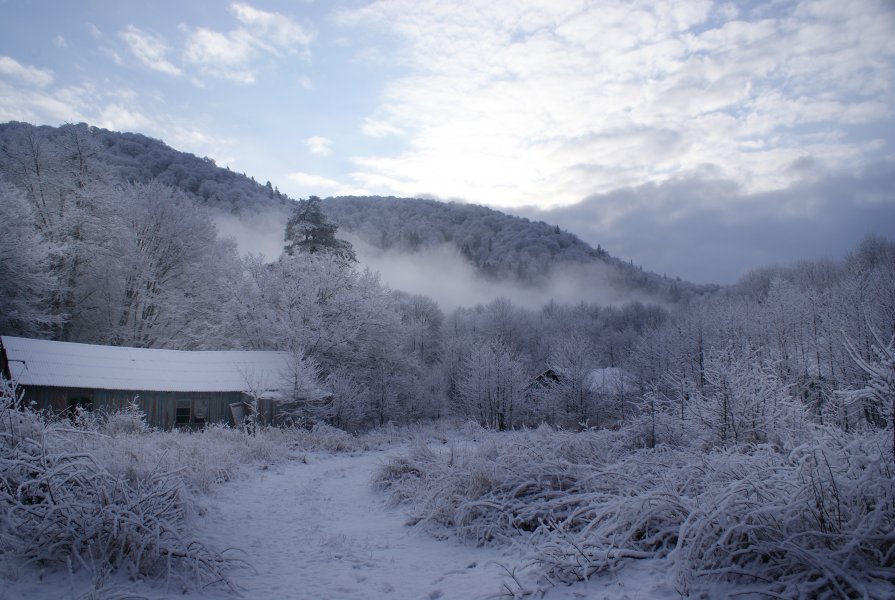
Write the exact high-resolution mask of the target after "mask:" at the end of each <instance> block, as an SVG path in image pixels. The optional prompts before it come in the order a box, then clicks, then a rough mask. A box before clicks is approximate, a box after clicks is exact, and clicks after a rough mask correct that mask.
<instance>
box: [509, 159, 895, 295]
mask: <svg viewBox="0 0 895 600" xmlns="http://www.w3.org/2000/svg"><path fill="white" fill-rule="evenodd" d="M796 162H797V163H798V164H795V165H792V167H794V168H796V169H799V170H801V171H804V172H805V173H806V179H803V180H802V181H801V182H800V183H798V184H795V185H793V186H791V187H789V188H787V189H784V190H778V191H773V192H764V193H756V194H746V193H743V192H742V190H741V189H740V188H739V187H738V186H737V184H735V183H732V182H729V181H722V180H718V179H707V178H690V179H684V180H676V181H669V182H667V183H664V184H658V185H657V184H647V185H643V186H639V187H636V188H626V189H620V190H616V191H613V192H610V193H607V194H600V195H596V196H592V197H590V198H587V199H586V200H584V201H583V202H581V203H579V204H576V205H573V206H568V207H564V208H559V209H554V210H550V211H537V210H534V209H529V210H524V211H514V212H517V213H520V214H523V215H524V216H527V217H530V218H535V219H539V220H543V221H547V222H548V223H551V224H552V223H555V224H558V225H560V226H561V227H563V228H565V229H568V230H569V231H571V232H572V233H575V234H577V235H578V236H579V237H581V238H582V239H584V240H585V241H587V242H588V243H590V244H592V245H594V246H596V245H597V244H600V245H602V246H603V248H605V249H606V250H608V251H609V252H610V253H611V254H613V255H615V256H618V257H619V258H623V259H625V260H627V259H632V260H633V261H634V262H635V264H640V265H642V266H643V267H644V268H645V269H649V270H651V271H656V272H658V273H660V274H666V275H669V276H680V277H681V278H683V279H687V280H690V281H694V282H698V283H709V282H714V283H730V282H733V281H736V280H737V279H738V278H739V277H740V276H741V275H743V274H744V273H745V272H747V271H748V270H750V269H752V268H755V267H760V266H767V265H772V264H788V263H792V262H794V261H798V260H801V259H814V258H822V257H831V258H836V257H840V256H842V255H843V254H844V253H846V252H847V251H849V250H850V249H852V248H854V247H855V246H856V245H857V244H858V242H860V240H861V239H862V238H863V237H864V236H866V235H868V234H870V233H875V234H879V235H883V236H885V237H889V238H895V162H893V161H888V162H881V163H876V164H874V165H872V166H869V167H867V168H865V169H864V170H863V171H861V172H858V173H845V172H839V173H828V174H826V175H817V174H816V169H815V168H814V167H815V166H816V165H815V164H814V161H813V160H812V159H811V158H810V157H805V158H804V159H800V160H798V161H796ZM614 215H617V216H614Z"/></svg>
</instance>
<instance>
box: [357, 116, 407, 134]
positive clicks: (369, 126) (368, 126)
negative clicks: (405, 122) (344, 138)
mask: <svg viewBox="0 0 895 600" xmlns="http://www.w3.org/2000/svg"><path fill="white" fill-rule="evenodd" d="M361 131H363V133H364V135H367V136H370V137H374V138H383V137H386V136H389V135H398V134H401V133H403V132H402V131H401V130H400V129H399V128H398V127H395V126H394V125H392V124H391V123H388V122H386V121H379V120H377V119H372V118H369V117H368V118H366V119H364V124H363V126H362V127H361Z"/></svg>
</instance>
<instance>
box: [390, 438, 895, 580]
mask: <svg viewBox="0 0 895 600" xmlns="http://www.w3.org/2000/svg"><path fill="white" fill-rule="evenodd" d="M811 433H812V437H813V438H814V439H813V440H812V441H811V442H810V443H804V444H802V445H800V446H797V447H795V448H793V449H792V450H789V451H785V450H782V449H781V447H780V445H778V444H776V443H764V444H759V445H738V446H735V447H732V448H719V449H716V450H713V451H710V452H708V453H706V452H704V450H702V449H700V448H692V447H686V446H682V447H676V448H673V447H667V446H658V447H656V448H653V449H636V448H631V447H628V448H625V444H624V440H625V439H630V435H631V434H630V433H628V432H625V431H620V432H606V431H585V432H582V433H577V434H576V433H568V432H562V431H559V432H552V431H550V430H549V429H548V428H539V429H538V430H536V431H534V432H514V433H501V434H496V433H490V434H487V436H486V439H484V440H482V441H481V443H479V444H477V445H476V446H470V447H464V448H454V447H452V448H451V450H450V452H438V451H436V450H437V448H435V449H433V448H432V447H431V446H426V445H422V444H417V445H415V446H414V447H413V449H412V451H411V453H410V455H409V456H402V457H397V458H395V459H393V460H392V461H391V462H390V463H388V464H386V465H385V466H383V468H382V469H381V470H380V471H379V473H378V474H377V476H376V478H375V480H374V485H376V486H377V487H379V489H382V490H384V491H386V492H387V493H388V494H389V495H390V496H391V498H392V499H393V500H394V501H395V502H397V503H401V504H403V505H405V506H406V508H407V510H408V511H409V513H410V515H411V518H410V522H411V523H421V524H423V525H425V526H426V527H427V528H428V529H429V530H430V531H432V532H434V533H435V534H436V535H438V536H446V535H457V536H459V537H461V538H463V539H467V540H471V541H473V542H475V543H489V542H492V541H524V542H526V543H527V544H530V547H531V549H532V550H531V551H532V565H533V567H534V568H536V570H537V571H538V572H539V573H540V574H541V576H542V584H544V585H547V584H555V583H572V582H575V581H580V580H585V579H588V578H590V577H592V576H594V575H596V574H598V573H601V572H604V571H611V570H615V569H617V568H619V567H620V566H622V565H623V564H624V562H625V561H627V560H632V559H643V558H659V557H668V559H669V560H670V561H671V564H672V565H673V569H672V571H673V579H674V583H675V585H676V587H677V588H678V589H679V590H680V591H681V592H683V593H688V594H696V595H698V594H700V593H708V592H707V590H710V589H714V588H716V587H717V586H719V585H721V586H737V590H736V591H737V592H741V591H743V592H745V591H754V592H757V593H759V594H765V595H772V596H780V597H800V596H801V597H880V598H881V597H889V596H890V595H891V594H892V593H893V592H895V533H893V531H895V470H893V468H892V465H891V464H889V463H888V462H887V461H886V460H885V456H884V455H885V444H884V436H885V435H886V433H885V432H877V433H875V434H872V435H862V436H849V435H847V434H844V433H842V432H839V431H837V430H825V429H821V428H815V429H814V430H813V431H812V432H811ZM547 582H549V583H547Z"/></svg>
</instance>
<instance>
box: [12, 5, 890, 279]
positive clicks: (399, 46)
mask: <svg viewBox="0 0 895 600" xmlns="http://www.w3.org/2000/svg"><path fill="white" fill-rule="evenodd" d="M0 16H2V18H0V121H7V120H21V121H27V122H31V123H35V124H54V125H55V124H60V123H64V122H78V121H86V122H88V123H91V124H95V125H99V126H101V127H106V128H109V129H113V130H121V131H138V132H141V133H145V134H147V135H150V136H153V137H157V138H160V139H162V140H164V141H165V142H167V143H168V144H170V145H172V146H173V147H175V148H177V149H180V150H186V151H189V152H193V153H195V154H197V155H200V156H209V157H211V158H214V159H215V160H216V161H217V162H218V164H220V165H228V166H230V167H231V168H232V169H234V170H236V171H240V172H245V173H246V174H249V175H253V176H254V177H255V179H257V180H260V181H267V180H270V181H271V182H273V183H274V184H275V185H277V186H278V187H279V188H280V189H281V190H283V191H286V192H288V193H289V194H290V195H293V196H295V197H306V196H308V195H310V194H316V195H320V196H327V195H334V194H381V195H398V196H425V197H435V198H441V199H452V200H462V201H469V202H475V203H479V204H486V205H488V206H492V207H495V208H498V209H502V210H505V211H507V212H511V213H514V214H521V215H525V216H529V217H532V218H536V219H542V220H546V221H548V222H551V223H559V224H560V225H561V226H563V227H564V228H566V229H568V230H570V231H572V232H574V233H577V234H578V235H580V236H581V237H582V238H584V239H586V240H587V241H589V242H591V243H592V244H594V245H596V244H597V243H599V244H601V245H602V246H603V247H604V248H606V249H608V250H609V251H610V252H611V253H613V254H615V255H616V256H619V257H622V258H625V259H629V258H630V259H632V260H634V262H635V263H638V264H642V265H643V266H644V268H647V269H650V270H654V271H658V272H660V273H667V274H669V275H679V276H681V277H684V278H688V279H691V280H695V281H718V282H727V281H732V280H734V279H736V278H737V277H738V276H739V275H740V274H742V273H743V272H744V271H745V270H747V269H748V268H750V267H753V266H756V265H762V264H768V263H774V262H790V261H793V260H796V259H799V258H813V257H820V256H830V257H838V256H841V254H842V253H843V252H845V251H846V250H847V249H848V248H850V247H853V246H854V245H855V244H856V243H857V242H858V241H859V240H860V239H861V238H862V237H863V236H864V235H866V234H867V233H870V232H875V233H878V234H882V235H886V236H889V237H895V152H893V142H895V126H893V123H895V119H893V109H895V87H893V85H895V44H893V43H892V41H891V40H892V39H895V4H893V3H892V2H890V1H887V0H880V1H879V2H877V1H874V0H863V1H861V2H843V1H841V0H832V1H818V2H813V1H812V2H790V1H786V0H772V1H769V2H761V1H752V2H733V3H713V2H703V1H699V0H687V1H686V2H681V1H679V0H678V1H670V2H664V1H660V0H656V1H649V2H631V1H626V0H625V1H620V2H611V1H607V2H600V1H594V2H591V1H574V0H534V1H518V2H495V1H493V0H469V1H466V2H459V1H458V2H451V1H447V0H440V1H435V0H432V1H427V0H374V1H369V0H368V1H360V0H356V1H344V2H338V1H323V0H318V1H313V0H292V1H277V0H252V1H251V2H229V3H228V2H211V1H190V0H178V1H176V2H174V1H167V0H164V1H155V0H154V1H152V2H131V1H122V0H113V1H107V0H102V1H100V0H97V1H90V0H84V1H79V2H58V1H52V0H40V1H37V0H35V1H28V0H0Z"/></svg>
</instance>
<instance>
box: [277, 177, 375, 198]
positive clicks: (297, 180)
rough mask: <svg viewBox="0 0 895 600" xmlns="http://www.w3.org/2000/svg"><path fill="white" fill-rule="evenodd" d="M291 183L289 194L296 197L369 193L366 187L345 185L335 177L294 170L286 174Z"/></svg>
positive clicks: (362, 194)
mask: <svg viewBox="0 0 895 600" xmlns="http://www.w3.org/2000/svg"><path fill="white" fill-rule="evenodd" d="M286 179H288V181H289V183H290V184H291V186H290V189H289V194H290V195H291V196H294V197H296V198H301V197H307V196H312V195H317V196H365V195H368V194H369V191H367V190H366V189H363V188H360V187H357V186H352V185H347V184H344V183H342V182H340V181H337V180H335V179H330V178H329V177H324V176H322V175H314V174H313V173H304V172H301V171H296V172H294V173H289V174H288V175H287V176H286Z"/></svg>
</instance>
